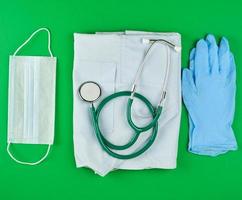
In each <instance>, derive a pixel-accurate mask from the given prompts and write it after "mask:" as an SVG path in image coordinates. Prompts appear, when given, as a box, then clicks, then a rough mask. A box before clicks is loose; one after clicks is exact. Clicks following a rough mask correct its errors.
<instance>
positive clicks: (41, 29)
mask: <svg viewBox="0 0 242 200" xmlns="http://www.w3.org/2000/svg"><path fill="white" fill-rule="evenodd" d="M40 31H46V32H47V33H48V51H49V53H50V56H51V57H53V54H52V52H51V48H50V31H49V30H48V29H47V28H40V29H38V30H36V31H35V32H33V33H32V34H31V36H30V37H29V38H28V39H27V40H26V41H25V42H24V43H23V44H22V45H21V46H20V47H19V48H17V50H16V51H15V52H14V54H13V55H14V56H16V54H17V53H18V52H19V51H20V49H22V48H23V47H24V46H25V45H26V44H27V43H28V42H29V41H30V40H31V39H32V38H33V37H34V36H35V35H36V34H37V33H39V32H40Z"/></svg>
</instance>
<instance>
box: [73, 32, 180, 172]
mask: <svg viewBox="0 0 242 200" xmlns="http://www.w3.org/2000/svg"><path fill="white" fill-rule="evenodd" d="M144 39H148V40H151V39H165V40H167V41H170V42H171V43H173V44H175V45H177V46H181V38H180V35H179V34H178V33H149V32H137V31H125V32H118V33H96V34H79V33H75V34H74V69H73V95H74V113H73V118H74V152H75V160H76V166H77V167H88V168H91V169H92V170H94V171H95V172H96V173H98V174H99V175H101V176H104V175H106V174H107V173H109V172H110V171H113V170H116V169H127V170H141V169H150V168H161V169H174V168H176V159H177V148H178V135H179V127H180V117H181V81H180V79H181V78H180V77H181V74H180V72H181V54H180V52H176V51H173V50H170V51H169V52H170V53H169V54H167V48H168V47H167V46H166V45H161V46H160V47H159V48H157V49H155V50H154V51H153V52H152V55H151V56H150V58H149V59H148V60H147V62H146V64H145V67H144V69H143V72H142V76H141V79H140V81H139V84H138V86H137V92H139V93H140V94H142V95H144V96H146V97H147V98H148V99H149V100H150V101H151V103H152V104H153V105H154V107H155V106H156V105H157V104H158V102H159V100H160V93H161V86H162V84H163V82H164V78H165V70H166V65H167V64H168V63H169V62H170V69H169V74H168V77H167V78H168V80H167V91H166V100H165V103H164V107H163V111H162V114H161V116H160V119H159V124H158V125H159V128H158V135H157V138H156V140H155V142H154V144H153V145H152V146H151V147H150V149H148V150H147V151H146V152H145V153H143V154H142V155H140V156H138V157H136V158H133V159H128V160H121V159H117V158H114V157H111V156H110V155H108V154H107V153H106V152H105V151H104V150H103V149H102V147H101V145H100V144H99V142H98V140H97V138H96V135H95V132H94V128H93V126H92V120H91V116H90V112H89V108H90V105H89V104H88V103H86V102H84V101H81V99H80V96H79V93H78V88H79V87H80V85H81V84H82V83H83V82H85V81H94V82H97V83H98V84H99V85H100V86H101V88H102V96H101V99H100V100H99V101H101V100H102V99H103V98H104V97H106V96H108V95H110V94H113V93H114V92H117V91H123V90H130V88H131V86H132V82H133V80H134V78H135V74H136V71H137V69H138V67H139V66H140V64H141V62H142V60H143V58H144V56H145V53H146V52H147V50H148V48H149V47H150V45H151V44H150V43H146V42H143V41H145V40H144ZM99 101H98V102H96V103H97V104H98V103H99ZM96 103H95V104H96ZM126 104H127V97H124V98H119V99H117V100H115V101H112V102H111V103H110V104H108V105H107V106H106V107H105V108H104V109H103V111H102V113H101V114H100V121H99V124H100V126H101V127H100V128H101V130H102V132H103V133H104V134H105V137H106V138H107V139H108V140H109V141H111V142H113V143H115V144H117V145H122V144H125V143H126V142H127V141H129V139H130V138H131V136H132V133H133V131H132V129H130V127H129V125H128V122H127V119H126V112H125V111H126ZM132 117H133V120H134V121H135V122H136V123H137V124H141V125H144V124H147V123H148V122H149V121H151V120H152V116H150V113H149V111H148V110H147V108H146V107H145V106H144V104H143V103H142V102H140V101H138V100H135V103H134V104H133V107H132ZM150 134H151V131H148V132H147V133H143V134H142V135H141V136H140V138H139V139H138V141H137V144H135V145H134V146H132V147H131V148H130V149H128V150H125V151H124V152H123V153H124V154H125V153H131V152H133V151H135V150H137V149H138V148H139V147H140V146H142V144H143V143H145V142H146V140H147V138H148V137H149V135H150Z"/></svg>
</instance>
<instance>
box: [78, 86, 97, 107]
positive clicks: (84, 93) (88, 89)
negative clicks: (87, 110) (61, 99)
mask: <svg viewBox="0 0 242 200" xmlns="http://www.w3.org/2000/svg"><path fill="white" fill-rule="evenodd" d="M78 93H79V96H80V97H81V99H82V100H83V101H86V102H89V103H93V102H94V101H97V100H98V99H99V98H100V96H101V94H102V92H101V87H100V86H99V85H98V83H96V82H94V81H86V82H84V83H82V84H81V85H80V87H79V88H78Z"/></svg>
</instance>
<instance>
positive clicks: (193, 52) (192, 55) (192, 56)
mask: <svg viewBox="0 0 242 200" xmlns="http://www.w3.org/2000/svg"><path fill="white" fill-rule="evenodd" d="M195 52H196V49H195V48H193V49H192V50H191V52H190V57H189V60H190V65H189V69H190V70H192V71H193V72H194V65H195V63H194V59H195Z"/></svg>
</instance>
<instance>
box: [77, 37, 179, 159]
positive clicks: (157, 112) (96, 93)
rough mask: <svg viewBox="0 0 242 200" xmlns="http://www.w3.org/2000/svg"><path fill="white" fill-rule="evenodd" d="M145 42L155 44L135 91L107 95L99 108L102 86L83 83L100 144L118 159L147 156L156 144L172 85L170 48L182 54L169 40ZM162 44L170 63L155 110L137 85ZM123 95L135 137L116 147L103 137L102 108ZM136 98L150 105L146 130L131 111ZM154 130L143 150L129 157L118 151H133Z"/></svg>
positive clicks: (150, 49)
mask: <svg viewBox="0 0 242 200" xmlns="http://www.w3.org/2000/svg"><path fill="white" fill-rule="evenodd" d="M142 42H143V43H151V45H150V47H149V48H148V50H147V51H146V54H145V56H144V59H143V61H142V63H141V65H140V66H139V68H138V70H137V72H136V75H135V79H134V82H133V84H132V88H131V90H130V91H120V92H115V93H113V94H111V95H109V96H107V97H106V98H104V99H103V100H102V101H101V102H100V103H99V105H98V106H97V107H96V108H95V106H94V102H96V101H97V100H98V99H99V98H100V96H101V93H102V92H101V87H100V86H99V84H98V83H96V82H94V81H86V82H84V83H82V84H81V85H80V87H79V89H78V92H79V95H80V97H81V99H82V100H84V101H86V102H89V103H91V108H90V113H91V118H92V124H93V127H94V131H95V134H96V137H97V139H98V142H99V143H100V145H101V147H102V149H103V150H104V151H106V152H107V153H108V154H109V155H110V156H112V157H115V158H118V159H131V158H135V157H137V156H139V155H141V154H142V153H144V152H145V151H146V150H147V149H149V148H150V147H151V145H152V144H153V143H154V141H155V138H156V136H157V131H158V120H159V118H160V116H161V113H162V108H163V105H164V100H165V97H166V87H167V82H168V81H167V80H168V74H169V68H170V59H171V56H170V51H169V48H172V49H173V50H175V51H180V47H179V46H176V45H174V44H172V43H171V42H169V41H167V40H163V39H156V40H152V39H143V40H142ZM159 44H161V45H166V46H167V48H166V49H167V53H166V56H167V59H166V60H167V63H166V70H165V76H164V82H163V86H162V91H161V98H160V101H159V103H158V105H157V107H156V108H154V107H153V105H152V104H151V102H150V101H149V100H148V99H147V98H146V97H144V96H143V95H142V94H139V93H137V92H136V86H137V84H138V81H139V79H140V77H141V74H142V71H143V68H144V65H145V63H146V61H147V59H148V57H149V56H150V54H151V52H152V50H153V49H154V48H155V46H157V45H159ZM123 96H127V97H129V98H128V102H127V109H126V117H127V121H128V124H129V126H130V127H131V128H132V129H133V130H134V135H133V136H132V137H131V139H130V141H129V142H127V143H126V144H124V145H115V144H113V143H111V142H110V141H108V140H107V139H106V138H105V136H104V135H103V134H102V132H101V130H100V128H99V116H100V113H101V111H102V109H103V108H104V107H105V105H106V104H108V103H109V102H110V101H112V100H114V99H116V98H119V97H123ZM134 98H137V99H139V100H141V101H142V102H143V103H144V104H145V105H146V106H147V108H148V110H149V112H150V114H151V115H152V118H153V119H152V120H151V122H150V123H149V124H147V125H145V126H143V127H139V126H137V125H136V124H135V123H134V121H133V119H132V114H131V109H132V104H133V101H134ZM150 129H153V130H152V133H151V135H150V136H149V138H148V139H147V142H146V143H145V144H144V145H143V147H141V148H140V149H138V150H137V151H135V152H133V153H130V154H126V155H123V154H119V153H117V151H122V150H126V149H128V148H130V147H131V146H133V145H134V144H135V142H136V141H137V140H138V138H139V136H140V134H141V133H143V132H146V131H148V130H150Z"/></svg>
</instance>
